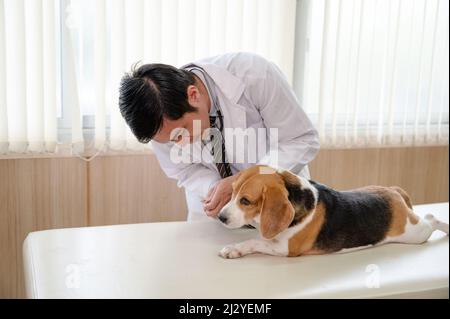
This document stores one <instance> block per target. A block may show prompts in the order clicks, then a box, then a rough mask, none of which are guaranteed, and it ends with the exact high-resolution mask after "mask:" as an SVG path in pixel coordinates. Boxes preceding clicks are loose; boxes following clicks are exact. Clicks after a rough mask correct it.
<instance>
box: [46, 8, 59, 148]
mask: <svg viewBox="0 0 450 319" xmlns="http://www.w3.org/2000/svg"><path fill="white" fill-rule="evenodd" d="M42 4H43V10H42V13H43V17H42V20H43V55H44V59H43V66H44V68H43V72H44V75H43V81H44V138H45V145H46V150H47V151H48V152H53V151H55V147H56V142H57V128H56V107H57V92H56V52H57V50H58V49H57V48H56V39H55V38H56V35H55V33H56V22H55V0H43V2H42ZM58 51H59V50H58Z"/></svg>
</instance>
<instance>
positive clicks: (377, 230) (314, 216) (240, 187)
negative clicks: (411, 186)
mask: <svg viewBox="0 0 450 319" xmlns="http://www.w3.org/2000/svg"><path fill="white" fill-rule="evenodd" d="M218 218H219V220H220V221H221V222H222V223H223V224H225V226H227V227H229V228H239V227H242V226H244V225H246V224H254V225H256V226H257V228H259V231H260V233H261V237H262V238H260V239H251V240H247V241H244V242H241V243H237V244H233V245H229V246H226V247H224V248H223V249H222V250H221V251H220V253H219V254H220V256H222V257H224V258H238V257H242V256H245V255H247V254H252V253H263V254H268V255H275V256H300V255H310V254H325V253H333V252H343V251H348V250H353V249H361V248H365V247H369V246H376V245H381V244H385V243H392V242H396V243H405V244H420V243H423V242H425V241H427V240H428V238H429V237H430V235H431V234H432V233H433V231H435V230H441V231H443V232H445V233H446V234H447V235H448V233H449V225H448V224H446V223H444V222H441V221H439V220H437V219H436V218H435V217H434V216H433V215H430V214H429V215H427V216H426V217H425V218H420V217H419V216H417V215H415V214H414V212H413V210H412V205H411V201H410V198H409V196H408V194H407V193H406V192H405V191H404V190H403V189H401V188H400V187H396V186H393V187H383V186H367V187H362V188H358V189H354V190H351V191H344V192H338V191H335V190H333V189H331V188H329V187H327V186H325V185H322V184H319V183H316V182H314V181H310V180H307V179H305V178H303V177H299V176H297V175H294V174H292V173H290V172H288V171H280V170H275V169H272V168H270V167H268V166H254V167H252V168H249V169H247V170H245V171H242V172H240V173H239V176H238V177H237V179H236V181H235V182H234V183H233V194H232V198H231V201H230V202H229V203H228V204H227V205H226V206H225V207H224V208H223V209H222V210H221V211H220V213H219V215H218Z"/></svg>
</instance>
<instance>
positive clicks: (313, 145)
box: [248, 58, 320, 173]
mask: <svg viewBox="0 0 450 319" xmlns="http://www.w3.org/2000/svg"><path fill="white" fill-rule="evenodd" d="M261 59H262V58H261ZM266 66H267V69H266V72H265V77H264V78H253V79H251V80H250V85H249V86H248V90H249V96H250V98H251V99H252V101H253V102H254V103H255V105H256V106H257V108H258V109H259V111H260V113H261V117H262V118H263V121H264V124H265V126H266V128H268V129H270V128H277V129H278V148H277V150H278V156H273V154H270V153H268V154H267V155H266V156H264V157H263V158H262V159H261V160H260V161H259V163H258V164H267V165H271V166H276V167H279V168H284V169H288V170H291V171H293V172H295V173H298V172H300V171H301V170H302V169H303V167H304V166H305V165H307V164H308V163H309V162H310V161H311V160H312V159H313V158H314V157H315V156H316V154H317V152H318V151H319V147H320V146H319V137H318V133H317V130H316V129H315V128H314V126H313V125H312V123H311V121H310V120H309V118H308V116H307V115H306V113H305V112H304V111H303V109H302V108H301V107H300V105H299V103H298V101H297V98H296V96H295V93H294V91H293V89H292V88H291V86H290V85H289V83H288V82H287V80H286V78H285V76H284V75H283V73H282V72H281V71H280V69H279V68H278V67H277V66H276V65H275V64H274V63H271V62H268V61H267V63H266ZM269 132H270V131H269ZM270 148H271V150H272V151H274V148H275V145H273V143H271V145H270Z"/></svg>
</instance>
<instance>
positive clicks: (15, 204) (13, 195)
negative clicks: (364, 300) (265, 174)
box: [0, 146, 449, 298]
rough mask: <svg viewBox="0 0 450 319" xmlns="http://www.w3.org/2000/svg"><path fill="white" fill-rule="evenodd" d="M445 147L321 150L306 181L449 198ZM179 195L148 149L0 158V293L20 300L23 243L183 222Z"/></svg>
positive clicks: (417, 200)
mask: <svg viewBox="0 0 450 319" xmlns="http://www.w3.org/2000/svg"><path fill="white" fill-rule="evenodd" d="M448 164H449V158H448V146H436V147H420V148H414V147H404V148H373V149H345V150H339V149H328V150H327V149H325V150H321V151H320V153H319V154H318V156H317V158H316V159H315V160H314V161H313V162H312V163H311V165H310V169H311V175H312V178H313V179H315V180H317V181H320V182H322V183H325V184H328V185H329V186H332V187H334V188H337V189H349V188H354V187H358V186H363V185H368V184H379V185H399V186H401V187H403V188H404V189H406V190H407V191H408V193H409V194H410V195H411V198H412V200H413V203H414V204H421V203H432V202H443V201H448V182H449V179H448V173H449V172H448ZM185 217H186V205H185V197H184V192H183V191H182V190H181V189H178V188H177V186H176V183H175V181H173V180H169V179H167V178H166V177H165V175H164V173H163V172H162V171H161V170H160V168H159V165H158V163H157V160H156V159H155V157H154V156H153V155H152V154H141V155H135V154H134V155H114V156H112V155H111V156H109V155H105V156H100V157H97V158H95V159H94V160H92V161H91V162H85V161H83V160H81V159H79V158H55V157H51V158H4V159H0V298H16V297H24V289H23V287H24V285H23V276H22V243H23V240H24V239H25V237H26V235H27V234H28V233H29V232H31V231H36V230H44V229H51V228H64V227H80V226H96V225H110V224H120V223H141V222H156V221H175V220H184V219H185Z"/></svg>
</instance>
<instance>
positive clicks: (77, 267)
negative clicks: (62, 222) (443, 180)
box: [23, 203, 449, 298]
mask: <svg viewBox="0 0 450 319" xmlns="http://www.w3.org/2000/svg"><path fill="white" fill-rule="evenodd" d="M415 211H416V212H417V213H418V214H419V215H422V216H423V215H424V214H426V213H433V214H435V215H436V216H437V217H438V218H440V219H442V220H444V221H446V222H448V219H449V206H448V203H440V204H432V205H420V206H416V207H415ZM256 235H257V234H256V231H255V230H251V229H238V230H229V229H226V228H225V227H223V226H222V225H220V224H219V223H218V222H216V221H213V220H211V221H206V222H192V223H187V222H168V223H150V224H134V225H118V226H105V227H86V228H72V229H56V230H48V231H40V232H34V233H30V234H29V235H28V237H27V238H26V240H25V242H24V247H23V253H24V266H25V281H26V290H27V295H28V297H30V298H372V297H387V298H390V297H403V298H404V297H406V298H412V297H427V298H448V284H449V282H448V271H449V265H448V262H449V258H448V253H449V246H448V237H447V236H445V235H444V234H443V233H441V232H435V233H434V235H433V236H432V237H431V239H430V241H429V242H428V243H426V244H423V245H404V244H403V245H402V244H388V245H384V246H380V247H376V248H370V249H365V250H360V251H355V252H350V253H344V254H334V255H323V256H307V257H294V258H292V257H291V258H287V257H272V256H265V255H260V254H256V255H249V256H246V257H243V258H239V259H227V260H226V259H222V258H221V257H219V256H218V255H217V253H218V251H219V250H220V249H221V248H222V247H223V246H224V245H226V244H230V243H234V242H237V241H241V240H244V239H247V238H251V237H254V236H256Z"/></svg>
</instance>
